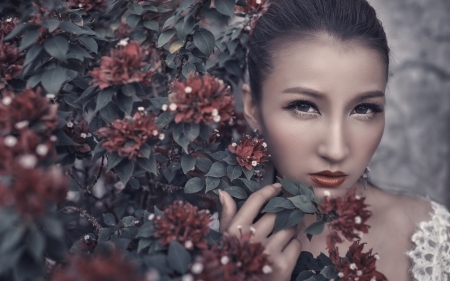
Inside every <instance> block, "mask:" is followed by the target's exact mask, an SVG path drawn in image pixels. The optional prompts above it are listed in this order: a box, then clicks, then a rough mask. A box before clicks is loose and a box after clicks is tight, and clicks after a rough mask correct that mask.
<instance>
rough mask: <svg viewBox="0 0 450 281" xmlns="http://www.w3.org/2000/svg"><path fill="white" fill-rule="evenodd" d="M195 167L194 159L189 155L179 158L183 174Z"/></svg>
mask: <svg viewBox="0 0 450 281" xmlns="http://www.w3.org/2000/svg"><path fill="white" fill-rule="evenodd" d="M194 167H195V157H194V156H192V155H189V154H185V155H183V156H182V157H181V168H182V169H183V173H185V174H186V173H187V172H189V171H191V170H193V169H194Z"/></svg>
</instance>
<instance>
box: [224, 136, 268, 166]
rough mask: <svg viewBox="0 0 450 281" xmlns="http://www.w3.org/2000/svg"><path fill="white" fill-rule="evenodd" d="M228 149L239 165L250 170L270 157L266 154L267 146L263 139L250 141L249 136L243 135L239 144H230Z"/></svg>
mask: <svg viewBox="0 0 450 281" xmlns="http://www.w3.org/2000/svg"><path fill="white" fill-rule="evenodd" d="M228 149H229V150H230V151H231V152H232V153H234V154H236V160H237V161H238V163H239V165H241V166H242V167H245V168H247V170H251V169H252V168H253V167H255V166H256V165H258V164H259V165H262V163H264V162H265V161H267V158H268V157H269V156H270V155H268V154H267V144H266V143H265V142H264V140H263V139H256V138H255V139H252V138H251V136H249V135H244V137H243V138H242V139H241V141H240V142H239V144H236V143H232V144H230V145H229V146H228Z"/></svg>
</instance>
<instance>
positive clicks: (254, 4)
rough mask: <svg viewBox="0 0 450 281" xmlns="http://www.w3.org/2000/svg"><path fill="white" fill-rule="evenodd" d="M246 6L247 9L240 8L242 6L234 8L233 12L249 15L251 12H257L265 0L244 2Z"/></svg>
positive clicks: (247, 0)
mask: <svg viewBox="0 0 450 281" xmlns="http://www.w3.org/2000/svg"><path fill="white" fill-rule="evenodd" d="M245 2H246V3H247V5H248V7H242V6H235V7H234V12H235V13H245V14H248V13H251V12H257V11H258V10H259V9H260V8H261V7H262V6H264V4H266V2H267V0H246V1H245Z"/></svg>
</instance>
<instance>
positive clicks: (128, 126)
mask: <svg viewBox="0 0 450 281" xmlns="http://www.w3.org/2000/svg"><path fill="white" fill-rule="evenodd" d="M155 121H156V117H155V115H147V112H136V113H135V114H134V116H133V120H129V119H125V120H123V121H122V120H115V121H114V122H113V123H112V126H109V127H103V128H100V129H98V131H97V135H98V136H99V137H100V138H105V141H104V142H102V144H101V146H102V147H103V148H105V149H106V150H107V151H109V152H117V153H118V154H119V156H120V157H122V158H128V159H135V158H136V157H145V155H144V154H142V152H141V151H140V149H141V146H142V145H143V144H144V143H146V142H147V140H149V139H155V138H158V135H159V132H158V126H157V125H156V124H155Z"/></svg>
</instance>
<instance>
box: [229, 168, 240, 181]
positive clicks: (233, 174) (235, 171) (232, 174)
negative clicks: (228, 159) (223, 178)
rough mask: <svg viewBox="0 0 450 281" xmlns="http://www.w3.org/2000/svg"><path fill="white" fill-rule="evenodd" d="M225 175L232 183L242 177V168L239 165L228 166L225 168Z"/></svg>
mask: <svg viewBox="0 0 450 281" xmlns="http://www.w3.org/2000/svg"><path fill="white" fill-rule="evenodd" d="M227 175H228V178H229V179H230V181H234V180H235V179H237V178H239V177H240V176H241V175H242V167H241V166H240V165H234V166H233V165H230V166H228V167H227Z"/></svg>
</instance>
